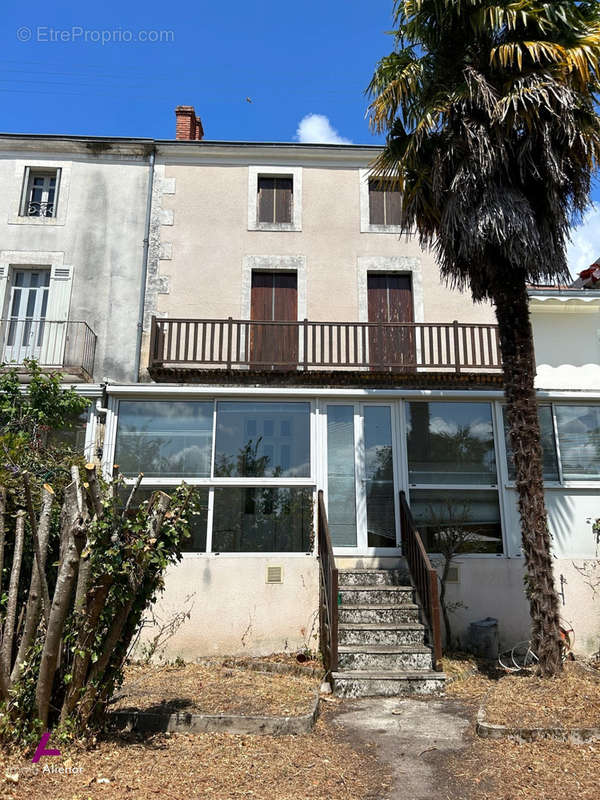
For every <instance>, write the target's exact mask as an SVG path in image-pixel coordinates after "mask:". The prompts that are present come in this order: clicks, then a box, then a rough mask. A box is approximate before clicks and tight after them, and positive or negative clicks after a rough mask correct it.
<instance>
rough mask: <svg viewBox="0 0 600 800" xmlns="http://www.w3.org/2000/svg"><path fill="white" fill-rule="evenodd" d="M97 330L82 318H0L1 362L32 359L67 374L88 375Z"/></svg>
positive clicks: (90, 371) (92, 369)
mask: <svg viewBox="0 0 600 800" xmlns="http://www.w3.org/2000/svg"><path fill="white" fill-rule="evenodd" d="M95 351H96V334H95V333H94V332H93V331H92V329H91V328H90V327H89V325H87V323H85V322H73V321H72V320H59V321H56V320H48V319H27V318H25V319H17V318H13V319H2V320H0V362H4V363H5V364H23V362H24V361H25V360H26V359H35V360H36V361H37V362H38V364H39V365H40V366H42V367H52V368H53V369H58V370H61V371H63V372H65V373H68V374H70V375H76V376H80V377H82V378H84V379H91V378H92V376H93V372H94V355H95Z"/></svg>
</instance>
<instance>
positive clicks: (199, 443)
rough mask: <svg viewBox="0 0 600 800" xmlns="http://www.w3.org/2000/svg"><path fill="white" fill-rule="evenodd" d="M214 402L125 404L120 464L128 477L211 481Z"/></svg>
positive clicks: (121, 405) (122, 406)
mask: <svg viewBox="0 0 600 800" xmlns="http://www.w3.org/2000/svg"><path fill="white" fill-rule="evenodd" d="M212 426H213V404H212V402H189V401H167V400H165V401H158V402H150V401H144V400H141V401H133V400H121V402H120V403H119V423H118V431H117V446H116V452H115V463H117V464H119V467H120V469H121V472H122V473H123V475H130V476H131V475H137V474H138V472H143V473H144V475H145V476H146V477H162V478H168V477H186V476H188V477H197V478H208V477H210V458H211V452H212Z"/></svg>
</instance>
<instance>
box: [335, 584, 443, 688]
mask: <svg viewBox="0 0 600 800" xmlns="http://www.w3.org/2000/svg"><path fill="white" fill-rule="evenodd" d="M338 579H339V594H340V601H341V602H340V605H339V608H338V613H339V620H338V671H337V672H334V673H333V675H332V678H333V684H334V692H335V694H336V695H338V696H340V697H368V696H372V695H385V696H393V695H402V694H404V695H406V694H433V693H436V692H439V691H441V690H442V689H443V687H444V680H445V676H444V674H443V673H441V672H436V671H435V670H434V669H433V660H432V651H431V648H430V647H429V646H428V645H427V644H426V628H425V626H424V625H423V624H422V622H421V617H420V609H419V606H418V605H417V604H416V603H415V592H414V589H413V587H412V586H411V585H410V579H409V578H408V577H407V575H406V572H404V571H402V570H398V569H340V570H339V572H338Z"/></svg>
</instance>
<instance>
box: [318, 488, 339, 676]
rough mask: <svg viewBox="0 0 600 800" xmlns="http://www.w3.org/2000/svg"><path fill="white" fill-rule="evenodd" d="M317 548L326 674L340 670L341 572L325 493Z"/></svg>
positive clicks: (320, 505)
mask: <svg viewBox="0 0 600 800" xmlns="http://www.w3.org/2000/svg"><path fill="white" fill-rule="evenodd" d="M317 518H318V524H317V544H318V548H319V646H320V650H321V655H322V656H323V665H324V667H325V670H326V671H327V672H328V673H330V672H335V670H336V669H337V666H338V571H337V568H336V566H335V558H334V556H333V546H332V544H331V536H330V535H329V524H328V522H327V511H326V510H325V501H324V500H323V490H322V489H320V490H319V493H318V514H317Z"/></svg>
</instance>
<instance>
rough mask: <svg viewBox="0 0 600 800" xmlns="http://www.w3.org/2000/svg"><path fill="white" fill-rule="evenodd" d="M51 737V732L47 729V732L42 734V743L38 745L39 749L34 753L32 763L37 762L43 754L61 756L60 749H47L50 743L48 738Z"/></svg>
mask: <svg viewBox="0 0 600 800" xmlns="http://www.w3.org/2000/svg"><path fill="white" fill-rule="evenodd" d="M49 739H50V732H49V731H46V733H44V734H42V738H41V739H40V743H39V744H38V746H37V750H36V751H35V753H34V756H33V758H32V759H31V763H32V764H37V762H38V761H39V760H40V758H41V757H42V756H59V755H60V750H46V745H47V744H48V740H49Z"/></svg>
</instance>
